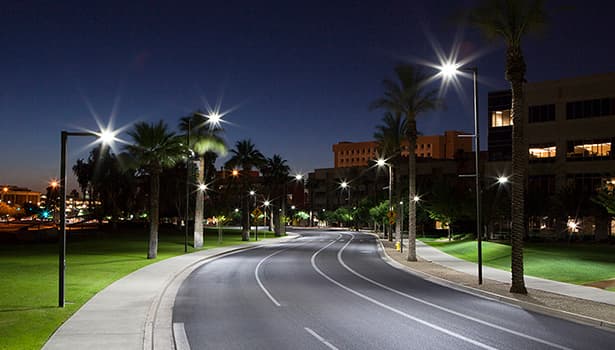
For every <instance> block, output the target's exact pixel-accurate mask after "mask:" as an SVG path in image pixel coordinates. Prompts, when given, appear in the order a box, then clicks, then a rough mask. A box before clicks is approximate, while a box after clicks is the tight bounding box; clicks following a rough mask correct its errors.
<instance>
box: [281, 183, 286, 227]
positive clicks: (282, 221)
mask: <svg viewBox="0 0 615 350" xmlns="http://www.w3.org/2000/svg"><path fill="white" fill-rule="evenodd" d="M281 204H282V205H281V209H282V211H281V212H280V236H286V184H284V193H282V203H281Z"/></svg>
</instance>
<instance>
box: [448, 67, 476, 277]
mask: <svg viewBox="0 0 615 350" xmlns="http://www.w3.org/2000/svg"><path fill="white" fill-rule="evenodd" d="M439 70H440V73H439V74H440V75H441V76H442V77H443V79H444V81H453V80H455V79H456V77H457V75H460V74H461V72H462V71H463V72H471V73H472V81H473V85H474V135H460V136H461V137H472V138H474V174H473V175H465V176H472V177H474V180H475V182H476V183H475V186H476V188H475V191H476V241H477V244H478V252H477V253H478V284H482V283H483V251H482V235H481V217H482V215H481V188H480V167H479V161H480V129H479V127H478V68H477V67H465V68H464V67H461V65H460V64H458V63H456V62H453V61H452V60H449V61H446V62H442V65H441V66H440V67H439ZM462 176H463V175H462Z"/></svg>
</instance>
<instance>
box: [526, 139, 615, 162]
mask: <svg viewBox="0 0 615 350" xmlns="http://www.w3.org/2000/svg"><path fill="white" fill-rule="evenodd" d="M556 154H557V148H556V146H555V144H554V143H551V144H540V145H530V147H529V158H530V160H547V159H551V160H553V159H554V158H555V156H556ZM612 155H613V153H612V152H611V140H609V139H598V140H576V141H568V143H567V145H566V159H568V160H582V159H610V158H612Z"/></svg>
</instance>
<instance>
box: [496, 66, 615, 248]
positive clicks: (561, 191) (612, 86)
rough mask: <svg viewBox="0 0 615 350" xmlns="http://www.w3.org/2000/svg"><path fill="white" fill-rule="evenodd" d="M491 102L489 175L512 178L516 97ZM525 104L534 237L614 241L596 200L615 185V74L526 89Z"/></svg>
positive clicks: (505, 94) (614, 225) (613, 225)
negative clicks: (590, 237) (600, 190)
mask: <svg viewBox="0 0 615 350" xmlns="http://www.w3.org/2000/svg"><path fill="white" fill-rule="evenodd" d="M488 100H489V101H488V118H489V120H488V124H489V131H488V145H489V164H488V166H487V174H486V175H487V177H489V176H497V175H502V174H507V173H508V174H510V159H511V154H512V119H511V115H510V109H511V93H510V91H498V92H492V93H489V98H488ZM525 104H526V105H525V106H524V108H525V112H527V114H526V115H527V118H525V120H524V121H523V122H524V123H525V124H524V131H525V139H526V143H527V147H528V152H529V171H528V196H527V200H526V201H529V203H528V211H529V214H530V218H529V224H530V228H531V230H532V231H533V232H535V233H540V234H544V235H555V236H560V237H561V236H562V234H566V233H568V234H571V233H582V234H595V235H596V237H598V238H604V237H605V236H606V235H608V234H612V233H614V232H615V222H612V221H611V222H609V218H608V216H607V215H606V213H605V212H600V210H597V209H596V208H595V207H596V206H595V205H594V204H593V203H591V200H590V197H591V196H592V195H593V193H594V191H595V190H596V189H597V188H599V187H601V186H603V185H604V184H606V183H607V182H609V183H612V182H613V181H615V154H614V153H613V149H612V145H613V143H615V73H608V74H600V75H594V76H588V77H578V78H571V79H561V80H555V81H544V82H536V83H527V84H526V85H525ZM558 206H560V207H561V208H559V209H560V210H559V211H560V212H561V213H566V214H560V217H559V218H557V217H554V214H553V213H555V212H557V210H556V208H555V207H558ZM575 206H576V207H575ZM532 208H538V209H540V210H538V209H535V210H533V209H532ZM592 208H593V209H592Z"/></svg>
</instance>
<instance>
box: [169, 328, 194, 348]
mask: <svg viewBox="0 0 615 350" xmlns="http://www.w3.org/2000/svg"><path fill="white" fill-rule="evenodd" d="M173 339H175V349H176V350H190V343H188V336H187V335H186V329H185V328H184V323H183V322H182V323H173Z"/></svg>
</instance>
